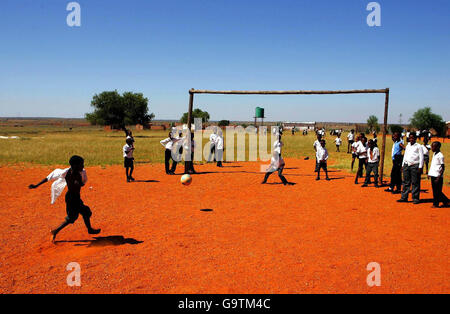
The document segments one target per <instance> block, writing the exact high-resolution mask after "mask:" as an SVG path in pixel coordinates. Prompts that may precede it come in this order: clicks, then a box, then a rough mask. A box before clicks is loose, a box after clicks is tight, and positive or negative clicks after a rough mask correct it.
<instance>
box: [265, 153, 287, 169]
mask: <svg viewBox="0 0 450 314" xmlns="http://www.w3.org/2000/svg"><path fill="white" fill-rule="evenodd" d="M285 165H286V164H285V162H284V159H283V157H281V156H280V155H278V154H277V153H275V152H274V154H273V155H272V158H271V159H270V166H269V168H268V169H267V171H268V172H275V171H277V170H278V169H280V168H282V167H284V166H285Z"/></svg>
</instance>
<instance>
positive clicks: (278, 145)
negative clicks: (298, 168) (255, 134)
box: [273, 140, 283, 155]
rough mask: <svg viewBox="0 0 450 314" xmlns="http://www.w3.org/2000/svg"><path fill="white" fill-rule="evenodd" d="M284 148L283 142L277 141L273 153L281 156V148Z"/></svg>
mask: <svg viewBox="0 0 450 314" xmlns="http://www.w3.org/2000/svg"><path fill="white" fill-rule="evenodd" d="M282 147H283V142H282V141H279V140H276V141H275V143H273V151H274V152H275V153H277V154H278V155H281V148H282Z"/></svg>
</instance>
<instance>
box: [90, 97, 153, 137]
mask: <svg viewBox="0 0 450 314" xmlns="http://www.w3.org/2000/svg"><path fill="white" fill-rule="evenodd" d="M91 106H92V107H93V108H94V111H93V112H91V113H86V119H87V120H88V121H89V122H90V123H91V124H94V125H109V126H111V127H113V128H116V129H121V128H125V125H130V124H147V123H149V122H150V121H151V120H152V119H153V118H154V116H155V115H154V114H153V113H151V114H149V113H148V99H147V98H145V97H144V95H143V94H140V93H131V92H125V93H124V94H123V95H120V94H119V93H118V92H117V90H115V91H105V92H102V93H100V94H96V95H94V97H92V101H91Z"/></svg>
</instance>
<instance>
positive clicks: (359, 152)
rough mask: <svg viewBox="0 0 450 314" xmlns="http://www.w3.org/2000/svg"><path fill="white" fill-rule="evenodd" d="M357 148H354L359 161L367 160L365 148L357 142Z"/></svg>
mask: <svg viewBox="0 0 450 314" xmlns="http://www.w3.org/2000/svg"><path fill="white" fill-rule="evenodd" d="M358 143H359V144H358V147H357V148H356V154H357V155H358V157H359V159H365V158H367V146H365V145H364V144H363V143H362V142H358Z"/></svg>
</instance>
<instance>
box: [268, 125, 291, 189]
mask: <svg viewBox="0 0 450 314" xmlns="http://www.w3.org/2000/svg"><path fill="white" fill-rule="evenodd" d="M276 134H277V135H278V140H276V141H275V143H274V144H273V146H274V151H273V154H272V158H271V160H270V166H269V168H268V169H267V171H266V174H265V176H264V180H263V182H261V184H266V183H267V179H269V177H270V175H271V174H272V173H274V172H276V171H278V177H279V178H280V180H281V182H283V184H284V185H294V183H291V182H288V180H286V178H285V177H284V176H283V170H284V166H285V162H284V159H283V157H281V148H282V147H283V142H282V141H281V136H282V135H283V131H282V130H281V129H279V130H278V131H277V132H276Z"/></svg>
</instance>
